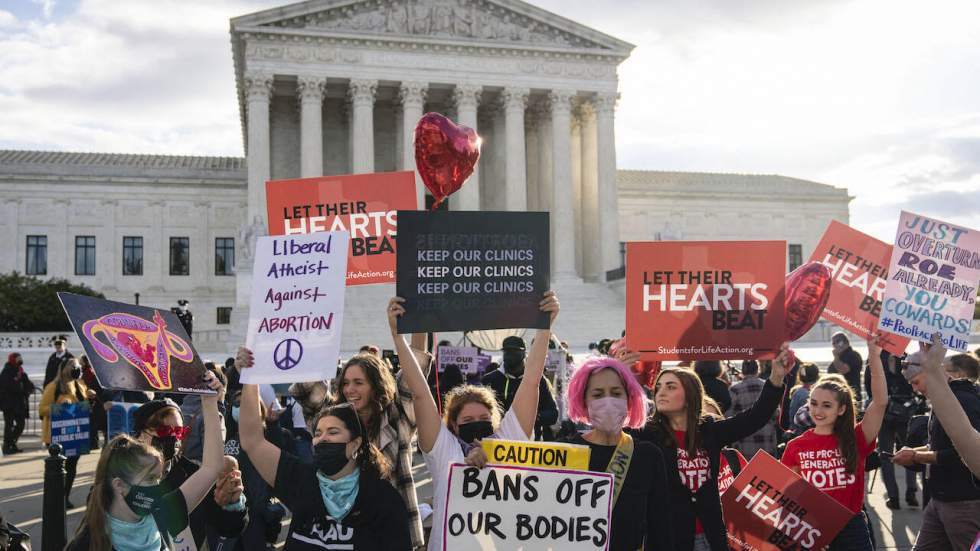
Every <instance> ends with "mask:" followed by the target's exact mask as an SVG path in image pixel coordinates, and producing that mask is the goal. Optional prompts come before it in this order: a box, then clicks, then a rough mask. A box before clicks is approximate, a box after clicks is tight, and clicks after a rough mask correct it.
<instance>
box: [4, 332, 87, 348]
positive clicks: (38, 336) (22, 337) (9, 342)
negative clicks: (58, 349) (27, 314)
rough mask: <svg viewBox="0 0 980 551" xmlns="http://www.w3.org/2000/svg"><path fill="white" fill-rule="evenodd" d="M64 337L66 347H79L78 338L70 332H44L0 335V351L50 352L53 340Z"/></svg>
mask: <svg viewBox="0 0 980 551" xmlns="http://www.w3.org/2000/svg"><path fill="white" fill-rule="evenodd" d="M56 337H64V338H66V339H67V340H68V347H69V348H72V347H76V348H77V347H79V346H80V345H79V342H78V337H77V336H75V333H74V332H72V331H65V332H57V331H44V332H36V333H0V350H10V351H14V350H33V349H37V348H43V349H45V350H49V351H50V350H52V349H53V348H54V339H55V338H56Z"/></svg>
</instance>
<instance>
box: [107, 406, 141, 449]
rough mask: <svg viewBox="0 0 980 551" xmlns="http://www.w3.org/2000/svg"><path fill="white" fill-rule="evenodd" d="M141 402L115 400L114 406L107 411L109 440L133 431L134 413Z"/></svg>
mask: <svg viewBox="0 0 980 551" xmlns="http://www.w3.org/2000/svg"><path fill="white" fill-rule="evenodd" d="M140 405H141V404H130V403H126V402H113V403H112V407H110V408H109V411H108V413H106V421H107V423H106V424H107V427H106V428H107V430H106V432H107V433H108V438H109V440H112V438H113V437H114V436H116V435H118V434H132V433H133V414H134V413H136V409H137V408H138V407H140Z"/></svg>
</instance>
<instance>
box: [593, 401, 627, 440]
mask: <svg viewBox="0 0 980 551" xmlns="http://www.w3.org/2000/svg"><path fill="white" fill-rule="evenodd" d="M627 410H628V402H627V400H626V398H616V397H614V396H607V397H605V398H598V399H596V400H592V401H591V402H589V424H590V425H592V426H593V427H595V428H596V429H599V430H601V431H602V432H618V431H621V430H623V422H624V421H626V412H627Z"/></svg>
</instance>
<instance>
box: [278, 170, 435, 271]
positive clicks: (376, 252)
mask: <svg viewBox="0 0 980 551" xmlns="http://www.w3.org/2000/svg"><path fill="white" fill-rule="evenodd" d="M265 194H266V206H267V209H268V213H269V235H292V234H302V233H312V232H319V231H347V232H350V247H349V249H348V253H347V285H365V284H368V283H394V282H395V235H396V234H397V226H398V214H397V211H398V210H416V209H417V208H418V204H417V199H416V196H415V175H414V174H413V173H412V172H411V171H405V172H381V173H377V174H357V175H348V176H321V177H317V178H302V179H298V180H271V181H269V182H266V183H265Z"/></svg>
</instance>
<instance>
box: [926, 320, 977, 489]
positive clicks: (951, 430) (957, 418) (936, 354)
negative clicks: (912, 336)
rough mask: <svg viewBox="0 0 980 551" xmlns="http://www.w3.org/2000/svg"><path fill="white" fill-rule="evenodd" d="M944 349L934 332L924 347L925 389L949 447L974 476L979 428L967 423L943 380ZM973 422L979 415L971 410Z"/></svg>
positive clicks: (958, 403) (968, 420)
mask: <svg viewBox="0 0 980 551" xmlns="http://www.w3.org/2000/svg"><path fill="white" fill-rule="evenodd" d="M945 356H946V349H945V348H944V347H943V344H942V341H940V340H939V337H938V336H934V337H933V340H932V345H930V346H929V348H928V350H925V351H924V354H923V360H922V367H923V370H924V371H925V374H926V377H927V381H928V382H927V383H926V387H927V388H928V390H927V391H926V392H927V393H928V394H929V402H930V403H931V404H932V412H933V413H934V414H935V415H936V417H938V418H939V422H940V423H942V425H943V430H945V431H946V434H947V435H949V439H950V440H951V441H952V442H953V447H954V448H956V451H957V452H958V453H959V455H960V458H961V459H962V460H963V463H965V464H966V466H967V467H968V468H969V469H970V471H971V472H972V473H973V475H974V476H977V477H980V432H978V431H977V429H976V428H975V427H974V426H973V424H971V422H970V417H968V416H967V413H966V411H965V410H964V409H963V405H962V404H960V402H959V400H957V399H956V396H955V395H954V394H953V391H952V390H951V389H950V388H949V384H948V383H947V382H946V376H945V374H944V373H943V368H942V363H943V358H944V357H945ZM974 415H975V417H974V422H977V420H978V418H980V415H977V414H974Z"/></svg>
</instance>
